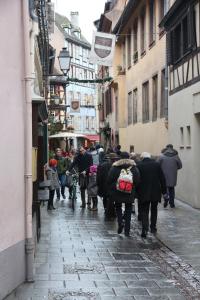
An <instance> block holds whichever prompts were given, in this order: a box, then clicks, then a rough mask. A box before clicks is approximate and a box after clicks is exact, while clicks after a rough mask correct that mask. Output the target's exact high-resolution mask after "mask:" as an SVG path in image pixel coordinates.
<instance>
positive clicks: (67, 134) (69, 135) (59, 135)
mask: <svg viewBox="0 0 200 300" xmlns="http://www.w3.org/2000/svg"><path fill="white" fill-rule="evenodd" d="M78 137H82V138H86V136H85V135H83V134H80V133H73V132H60V133H57V134H53V135H50V136H49V139H56V138H78Z"/></svg>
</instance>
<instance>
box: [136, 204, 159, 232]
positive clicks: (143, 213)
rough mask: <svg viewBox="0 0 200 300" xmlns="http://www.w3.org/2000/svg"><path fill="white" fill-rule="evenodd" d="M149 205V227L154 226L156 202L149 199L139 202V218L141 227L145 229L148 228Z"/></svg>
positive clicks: (156, 213) (152, 227)
mask: <svg viewBox="0 0 200 300" xmlns="http://www.w3.org/2000/svg"><path fill="white" fill-rule="evenodd" d="M150 205H151V225H150V227H151V229H154V228H156V223H157V216H158V202H157V201H151V202H150V201H149V202H145V203H141V207H140V208H141V212H140V213H141V219H142V229H143V230H145V231H148V230H149V209H150Z"/></svg>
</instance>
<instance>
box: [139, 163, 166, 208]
mask: <svg viewBox="0 0 200 300" xmlns="http://www.w3.org/2000/svg"><path fill="white" fill-rule="evenodd" d="M137 167H138V169H139V171H140V178H141V181H140V184H139V185H138V187H137V196H138V200H139V201H140V203H144V202H151V201H154V202H160V201H161V194H166V192H167V190H166V183H165V177H164V174H163V172H162V169H161V167H160V164H159V163H158V162H156V161H155V160H153V159H150V158H145V159H143V160H142V161H141V162H140V163H139V164H138V165H137Z"/></svg>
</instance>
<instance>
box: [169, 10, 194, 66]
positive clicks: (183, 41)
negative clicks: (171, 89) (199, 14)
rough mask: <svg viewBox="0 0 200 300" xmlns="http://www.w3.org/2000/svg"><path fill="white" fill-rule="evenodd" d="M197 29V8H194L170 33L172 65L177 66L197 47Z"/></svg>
mask: <svg viewBox="0 0 200 300" xmlns="http://www.w3.org/2000/svg"><path fill="white" fill-rule="evenodd" d="M191 10H192V11H191ZM195 28H196V18H195V8H194V7H192V8H190V9H189V12H188V13H187V14H185V15H184V16H183V17H182V19H181V20H180V21H179V23H178V24H177V25H176V26H174V28H173V29H172V30H171V31H170V48H171V49H170V54H171V56H170V62H169V63H170V64H171V63H172V64H175V63H176V62H178V61H179V60H180V59H181V58H183V57H184V56H185V55H186V54H188V53H189V52H190V51H191V50H192V48H194V47H196V30H195Z"/></svg>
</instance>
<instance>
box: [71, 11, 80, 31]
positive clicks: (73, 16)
mask: <svg viewBox="0 0 200 300" xmlns="http://www.w3.org/2000/svg"><path fill="white" fill-rule="evenodd" d="M70 17H71V23H72V25H74V26H75V27H78V28H79V12H78V11H71V13H70Z"/></svg>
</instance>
